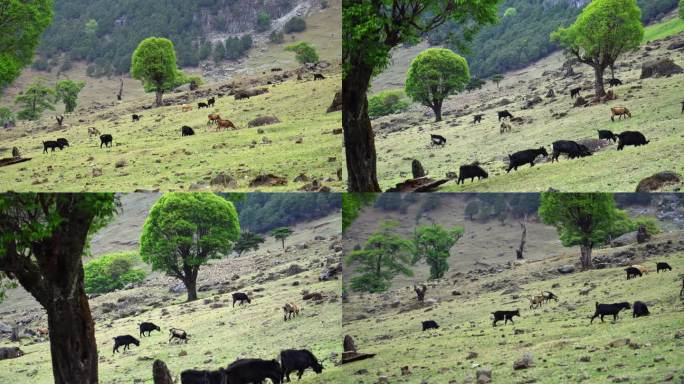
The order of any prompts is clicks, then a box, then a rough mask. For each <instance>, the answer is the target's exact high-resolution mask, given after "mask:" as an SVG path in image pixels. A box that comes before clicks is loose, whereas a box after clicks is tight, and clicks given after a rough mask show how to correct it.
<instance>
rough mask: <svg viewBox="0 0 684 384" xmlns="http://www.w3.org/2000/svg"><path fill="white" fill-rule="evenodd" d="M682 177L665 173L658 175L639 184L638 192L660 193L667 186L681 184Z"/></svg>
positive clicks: (672, 173)
mask: <svg viewBox="0 0 684 384" xmlns="http://www.w3.org/2000/svg"><path fill="white" fill-rule="evenodd" d="M681 182H682V177H681V176H680V175H679V174H676V173H674V172H670V171H665V172H659V173H656V174H655V175H653V176H649V177H647V178H645V179H643V180H641V181H640V182H639V185H637V188H636V191H637V192H658V191H660V190H662V189H663V188H665V187H667V186H672V185H677V184H681Z"/></svg>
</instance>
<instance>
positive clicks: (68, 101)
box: [55, 79, 85, 113]
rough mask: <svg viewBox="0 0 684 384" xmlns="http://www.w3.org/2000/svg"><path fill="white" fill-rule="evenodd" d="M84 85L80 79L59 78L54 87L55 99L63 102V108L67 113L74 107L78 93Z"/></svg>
mask: <svg viewBox="0 0 684 384" xmlns="http://www.w3.org/2000/svg"><path fill="white" fill-rule="evenodd" d="M83 87H85V83H84V82H82V81H73V80H69V79H66V80H60V81H59V82H58V83H57V86H56V87H55V100H56V101H62V102H63V103H64V110H65V111H66V112H67V113H69V112H73V111H74V110H75V109H76V100H78V94H79V93H80V92H81V90H82V89H83Z"/></svg>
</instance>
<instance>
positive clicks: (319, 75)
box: [313, 73, 325, 81]
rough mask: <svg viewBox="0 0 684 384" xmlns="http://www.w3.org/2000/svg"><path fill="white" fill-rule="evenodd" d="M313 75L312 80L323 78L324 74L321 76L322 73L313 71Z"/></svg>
mask: <svg viewBox="0 0 684 384" xmlns="http://www.w3.org/2000/svg"><path fill="white" fill-rule="evenodd" d="M313 76H314V81H316V80H325V76H323V74H322V73H314V74H313Z"/></svg>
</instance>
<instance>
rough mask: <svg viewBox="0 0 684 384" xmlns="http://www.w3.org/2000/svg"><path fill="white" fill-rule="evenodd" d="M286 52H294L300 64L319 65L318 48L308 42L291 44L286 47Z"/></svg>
mask: <svg viewBox="0 0 684 384" xmlns="http://www.w3.org/2000/svg"><path fill="white" fill-rule="evenodd" d="M285 51H286V52H294V53H295V54H296V58H297V61H298V62H299V63H300V64H307V63H310V64H314V63H318V53H316V48H314V47H313V45H311V44H309V43H307V42H304V41H300V42H298V43H295V44H290V45H288V46H287V47H285Z"/></svg>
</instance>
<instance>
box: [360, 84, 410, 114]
mask: <svg viewBox="0 0 684 384" xmlns="http://www.w3.org/2000/svg"><path fill="white" fill-rule="evenodd" d="M409 105H410V104H409V101H408V99H407V98H406V94H404V91H402V90H398V89H397V90H387V91H382V92H378V93H376V94H375V95H373V96H371V97H370V98H369V99H368V115H369V116H370V117H379V116H386V115H391V114H393V113H397V112H401V111H404V110H406V108H408V107H409Z"/></svg>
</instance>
